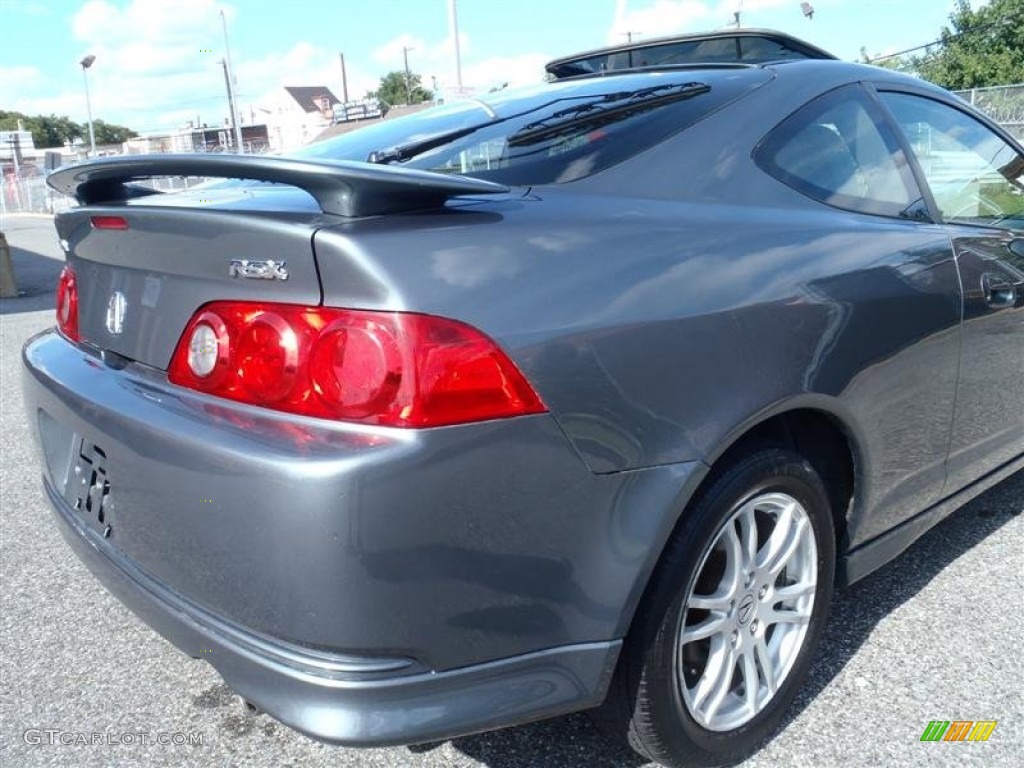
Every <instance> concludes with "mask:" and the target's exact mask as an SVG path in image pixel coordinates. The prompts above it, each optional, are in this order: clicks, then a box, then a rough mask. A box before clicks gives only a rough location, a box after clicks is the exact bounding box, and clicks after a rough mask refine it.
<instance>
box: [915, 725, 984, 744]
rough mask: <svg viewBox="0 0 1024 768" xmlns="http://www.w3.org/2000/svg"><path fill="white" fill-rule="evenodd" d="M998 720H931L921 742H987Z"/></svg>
mask: <svg viewBox="0 0 1024 768" xmlns="http://www.w3.org/2000/svg"><path fill="white" fill-rule="evenodd" d="M997 722H998V720H953V721H952V722H950V721H949V720H932V721H931V722H930V723H928V726H927V727H926V728H925V729H924V733H922V734H921V741H988V737H989V736H991V735H992V731H994V730H995V729H996V723H997Z"/></svg>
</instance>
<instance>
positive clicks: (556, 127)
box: [509, 82, 711, 144]
mask: <svg viewBox="0 0 1024 768" xmlns="http://www.w3.org/2000/svg"><path fill="white" fill-rule="evenodd" d="M710 90H711V86H710V85H707V84H706V83H697V82H693V83H665V84H663V85H652V86H650V87H648V88H640V89H639V90H636V91H616V92H615V93H609V94H606V95H604V96H602V97H600V98H598V99H596V100H594V101H588V102H587V103H585V104H577V105H575V106H572V107H567V108H566V109H560V110H559V111H557V112H553V113H551V114H550V115H548V116H547V117H545V118H544V119H543V120H537V121H535V122H532V123H528V124H527V125H524V126H523V127H522V128H521V129H520V130H518V131H516V133H515V134H513V135H512V136H510V137H509V144H530V143H533V142H535V141H537V140H539V139H543V138H547V137H548V136H552V135H557V134H559V133H562V132H563V131H565V130H567V129H569V128H573V127H576V126H578V125H581V124H586V123H590V122H594V121H595V120H598V119H603V118H607V117H621V116H623V115H627V114H629V113H631V112H634V111H636V112H640V111H645V110H648V109H653V108H654V107H660V106H661V105H663V104H671V103H673V102H676V101H683V100H685V99H692V98H693V97H694V96H700V95H702V94H705V93H708V92H709V91H710Z"/></svg>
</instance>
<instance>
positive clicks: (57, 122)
mask: <svg viewBox="0 0 1024 768" xmlns="http://www.w3.org/2000/svg"><path fill="white" fill-rule="evenodd" d="M19 120H20V121H21V124H22V126H23V127H24V129H25V130H26V131H29V132H30V133H31V134H32V143H33V144H35V145H36V147H37V148H39V149H46V148H49V147H63V146H64V145H65V144H66V143H68V142H69V141H74V140H75V139H83V140H84V139H86V138H87V137H88V136H89V126H88V125H79V124H78V123H76V122H74V121H73V120H71V118H69V117H68V116H67V115H61V116H60V117H58V116H57V115H34V116H29V115H25V114H22V113H21V112H4V111H3V110H0V131H16V130H18V121H19ZM93 131H94V132H95V134H96V143H97V144H120V143H121V142H123V141H127V140H128V139H131V138H134V137H135V136H138V134H137V133H136V132H135V131H133V130H131V129H130V128H125V127H124V126H123V125H113V124H111V123H105V122H103V121H102V120H96V121H94V122H93Z"/></svg>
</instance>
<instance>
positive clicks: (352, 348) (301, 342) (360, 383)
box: [168, 301, 545, 427]
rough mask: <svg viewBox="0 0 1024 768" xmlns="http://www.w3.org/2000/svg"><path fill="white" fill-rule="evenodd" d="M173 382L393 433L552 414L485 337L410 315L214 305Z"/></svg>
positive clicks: (178, 357) (199, 317)
mask: <svg viewBox="0 0 1024 768" xmlns="http://www.w3.org/2000/svg"><path fill="white" fill-rule="evenodd" d="M168 376H169V378H170V380H171V381H172V382H173V383H175V384H179V385H181V386H184V387H189V388H190V389H195V390H199V391H200V392H206V393H208V394H211V395H216V396H219V397H226V398H229V399H231V400H237V401H240V402H245V403H252V404H254V405H261V406H265V407H268V408H274V409H276V410H281V411H287V412H290V413H298V414H302V415H304V416H317V417H320V418H329V419H339V420H342V421H354V422H361V423H365V424H377V425H382V426H392V427H439V426H445V425H449V424H462V423H466V422H471V421H484V420H488V419H499V418H505V417H509V416H519V415H523V414H528V413H541V412H543V411H544V410H545V407H544V404H543V403H542V402H541V400H540V398H539V397H538V396H537V393H536V392H534V391H533V388H532V387H531V386H530V384H529V383H528V382H527V381H526V379H525V378H524V377H523V375H522V373H520V372H519V369H518V368H516V366H515V364H514V363H513V362H512V361H511V360H510V359H509V358H508V356H507V355H506V354H505V353H504V352H502V350H501V349H500V348H499V347H498V346H497V345H496V344H495V343H494V342H493V341H492V340H491V339H489V338H488V337H487V336H485V335H484V334H482V333H481V332H480V331H478V330H476V329H475V328H472V327H470V326H468V325H465V324H463V323H459V322H456V321H454V320H448V319H446V318H441V317H434V316H431V315H418V314H411V313H402V312H375V311H368V310H348V309H334V308H329V307H302V306H295V305H291V304H270V303H257V302H228V301H224V302H214V303H212V304H207V305H206V306H204V307H202V308H201V309H200V310H199V311H198V312H197V313H196V314H195V316H193V318H192V320H191V321H190V322H189V324H188V326H187V327H186V328H185V332H184V333H183V334H182V337H181V340H180V341H179V343H178V347H177V349H176V350H175V352H174V356H173V357H172V358H171V364H170V367H169V370H168Z"/></svg>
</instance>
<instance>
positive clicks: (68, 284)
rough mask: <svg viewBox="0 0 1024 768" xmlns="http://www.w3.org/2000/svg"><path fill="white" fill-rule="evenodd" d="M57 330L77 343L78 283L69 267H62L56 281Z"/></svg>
mask: <svg viewBox="0 0 1024 768" xmlns="http://www.w3.org/2000/svg"><path fill="white" fill-rule="evenodd" d="M57 328H58V330H60V332H61V333H62V334H64V335H65V336H66V337H67V338H69V339H70V340H71V341H78V283H77V281H76V280H75V273H74V272H73V271H72V269H71V267H64V269H63V270H61V273H60V279H59V280H58V281H57Z"/></svg>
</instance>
